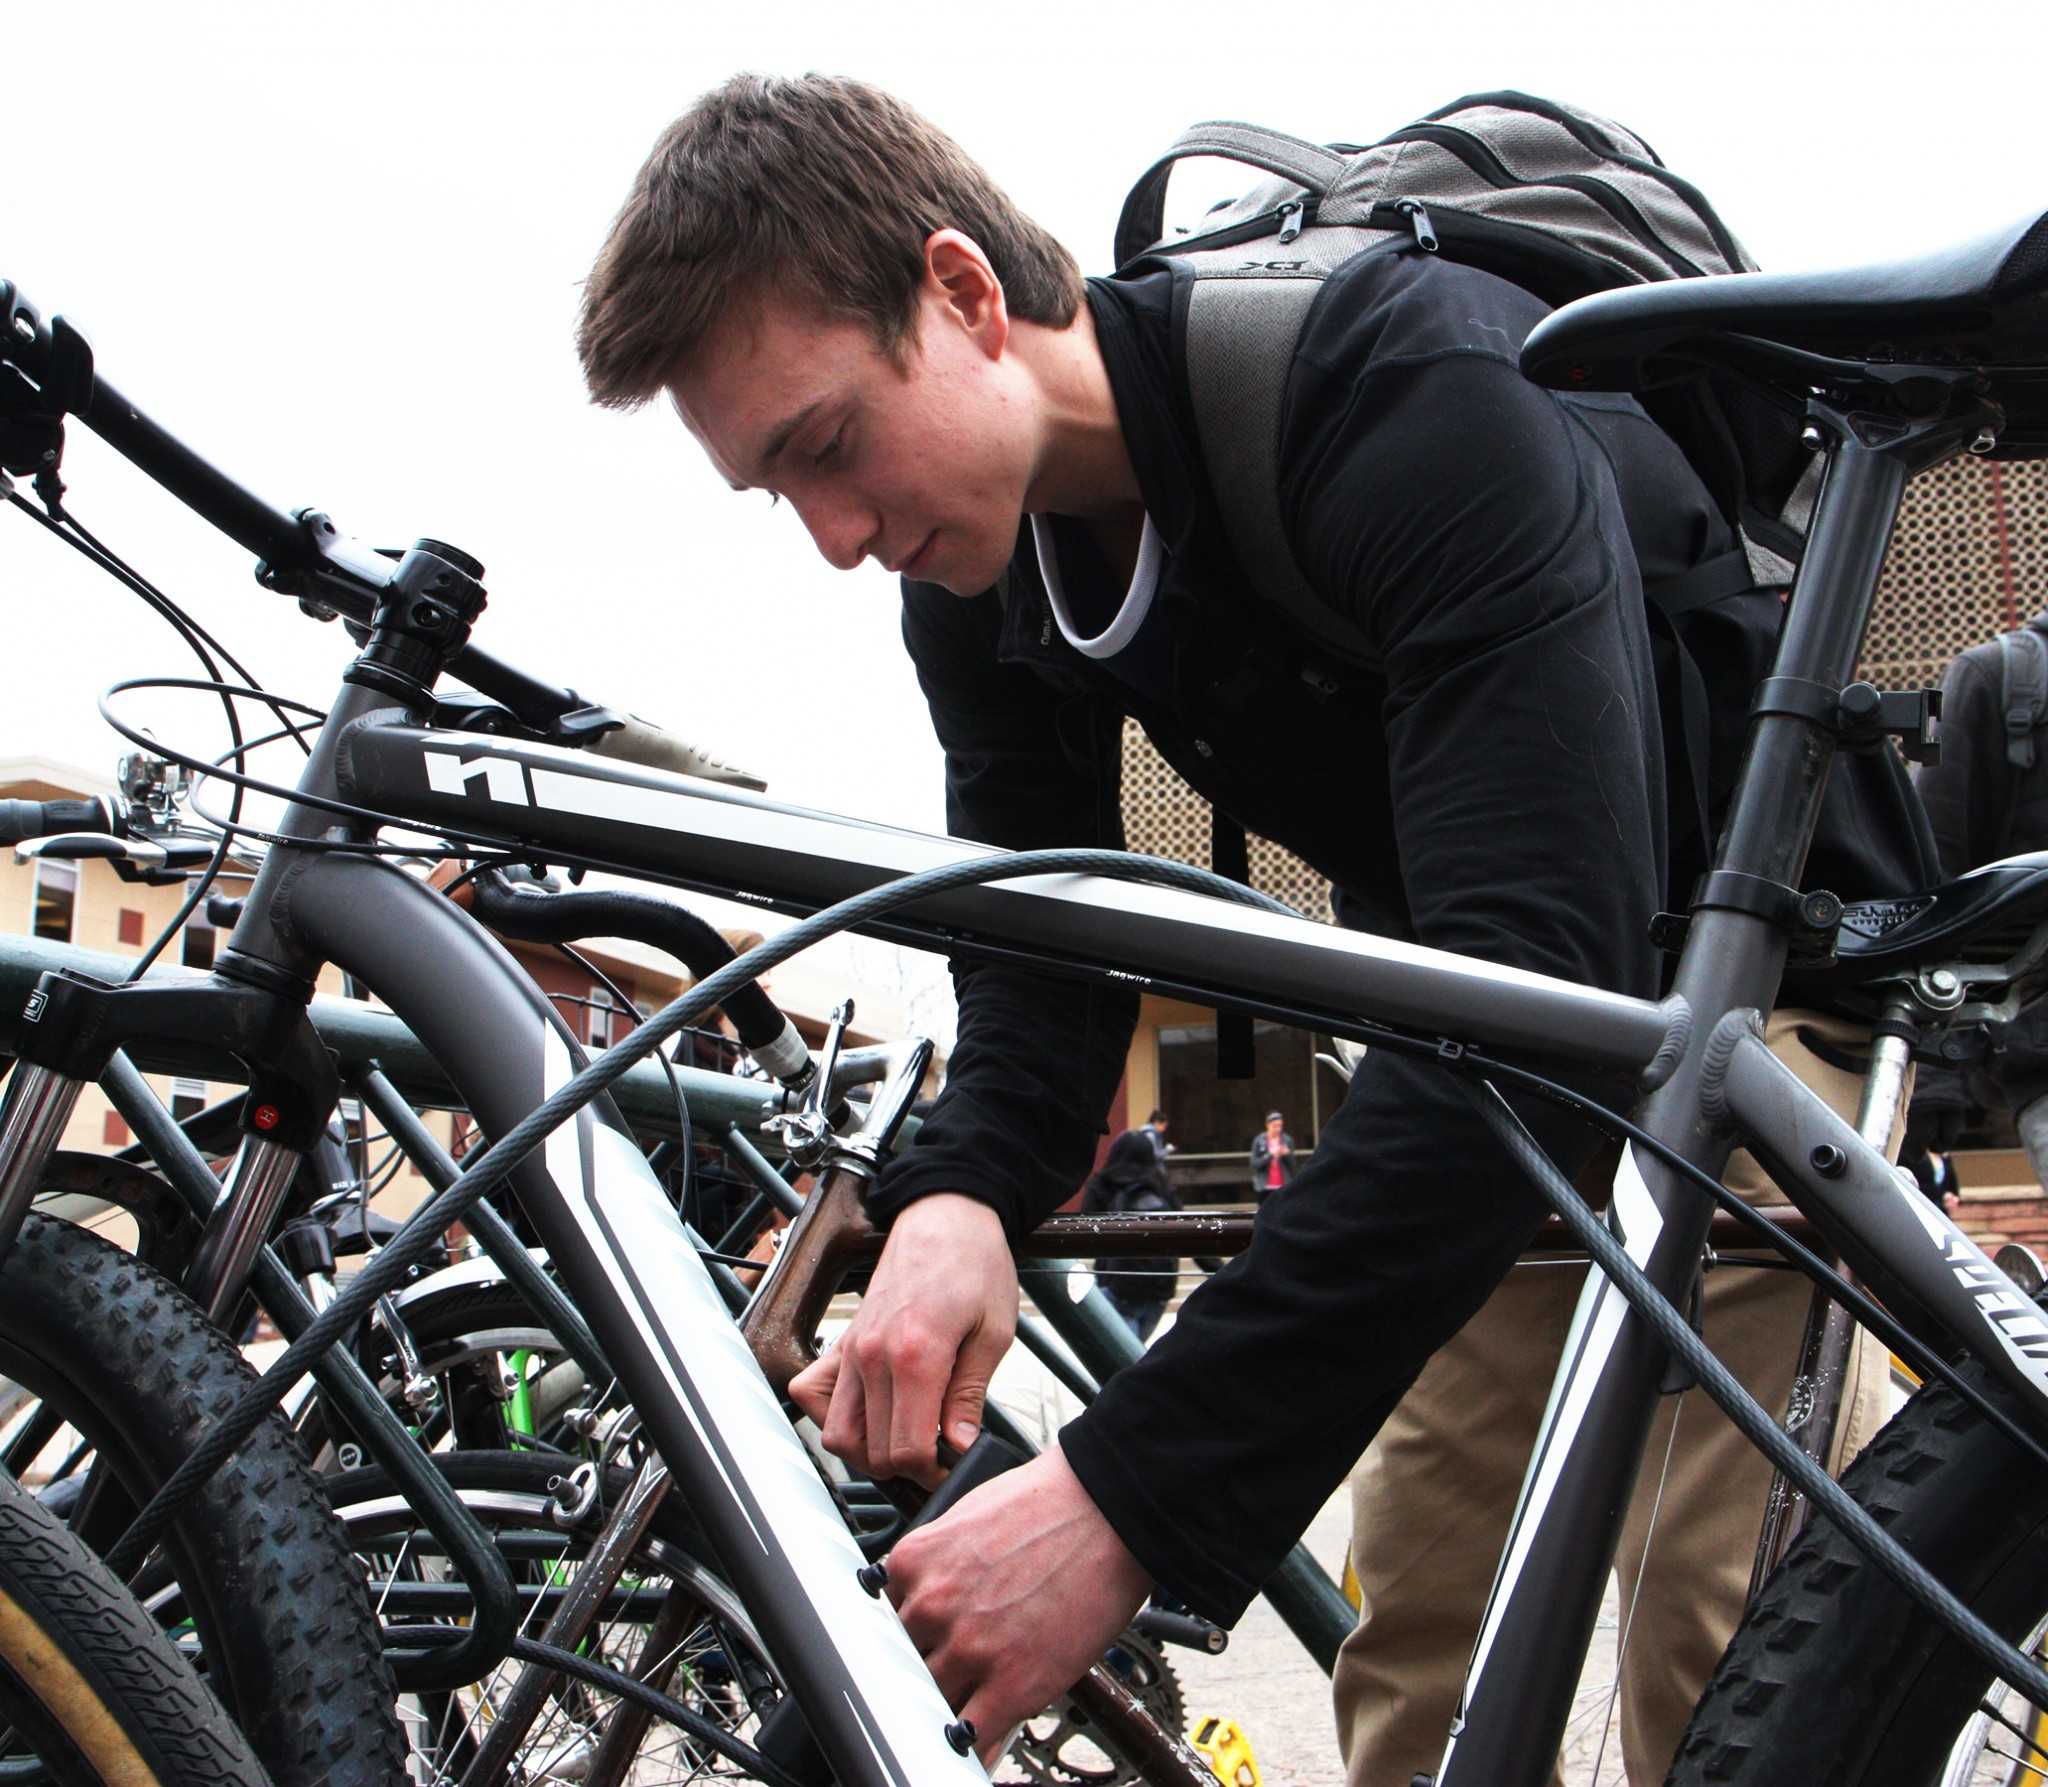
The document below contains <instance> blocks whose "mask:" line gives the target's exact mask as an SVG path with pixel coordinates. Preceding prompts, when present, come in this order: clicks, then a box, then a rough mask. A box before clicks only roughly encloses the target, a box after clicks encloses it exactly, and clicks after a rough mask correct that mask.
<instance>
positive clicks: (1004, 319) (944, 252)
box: [924, 230, 1010, 360]
mask: <svg viewBox="0 0 2048 1787" xmlns="http://www.w3.org/2000/svg"><path fill="white" fill-rule="evenodd" d="M924 276H925V290H926V293H927V294H928V295H929V296H931V297H933V298H936V299H937V300H938V301H939V303H940V305H941V306H942V308H943V312H944V315H945V316H946V318H947V320H948V321H950V322H951V323H952V324H953V325H954V326H955V327H956V328H959V329H962V330H964V331H965V332H966V334H967V335H968V337H969V338H970V339H971V340H972V341H973V342H974V344H975V345H976V346H977V347H978V348H980V349H981V351H982V352H983V353H985V354H987V355H988V357H989V358H990V359H991V360H995V359H1000V358H1001V357H1002V353H1003V349H1004V348H1005V347H1007V346H1008V345H1009V339H1010V311H1009V306H1008V305H1007V304H1006V303H1005V302H1004V299H1003V282H1002V281H1001V280H1000V279H998V278H997V277H996V270H995V268H993V267H992V266H990V265H989V260H988V256H987V255H985V254H983V253H982V251H981V244H980V243H979V242H977V241H975V239H974V238H973V237H972V236H968V235H964V234H962V233H961V232H960V231H959V230H937V231H934V232H933V234H932V235H931V236H930V237H928V238H927V239H926V241H925V245H924Z"/></svg>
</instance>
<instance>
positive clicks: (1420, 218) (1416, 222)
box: [1394, 199, 1436, 254]
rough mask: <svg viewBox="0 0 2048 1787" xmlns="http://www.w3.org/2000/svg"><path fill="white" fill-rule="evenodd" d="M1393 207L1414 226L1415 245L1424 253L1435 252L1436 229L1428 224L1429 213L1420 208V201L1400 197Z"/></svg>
mask: <svg viewBox="0 0 2048 1787" xmlns="http://www.w3.org/2000/svg"><path fill="white" fill-rule="evenodd" d="M1394 209H1395V210H1396V211H1398V212H1400V213H1401V215H1402V216H1403V217H1405V218H1407V219H1408V221H1409V223H1411V224H1412V225H1413V226H1414V228H1415V246H1416V247H1417V248H1419V249H1421V250H1422V251H1423V253H1425V254H1434V253H1436V231H1435V229H1434V228H1433V227H1432V226H1431V224H1430V221H1429V213H1428V212H1427V211H1425V210H1424V209H1423V208H1422V201H1421V200H1420V199H1402V200H1401V201H1400V202H1399V203H1397V204H1396V205H1395V206H1394Z"/></svg>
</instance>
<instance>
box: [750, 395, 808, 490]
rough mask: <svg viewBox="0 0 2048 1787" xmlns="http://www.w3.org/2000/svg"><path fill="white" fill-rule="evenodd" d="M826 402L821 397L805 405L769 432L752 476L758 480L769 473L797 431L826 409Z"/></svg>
mask: <svg viewBox="0 0 2048 1787" xmlns="http://www.w3.org/2000/svg"><path fill="white" fill-rule="evenodd" d="M825 401H826V400H825V399H824V398H822V397H820V398H818V399H817V400H816V401H815V402H812V403H807V404H805V405H804V407H803V408H802V409H800V410H798V411H797V413H796V414H795V415H793V416H790V417H788V418H787V419H785V420H784V421H781V422H778V423H777V424H776V425H775V426H774V427H773V428H772V429H770V430H769V431H768V438H767V439H766V440H765V441H763V442H762V443H761V451H760V452H759V453H758V454H757V455H755V458H754V470H753V474H752V475H753V476H754V477H755V478H756V479H759V478H761V477H762V476H764V475H765V474H766V473H767V471H768V468H769V467H770V466H772V465H773V464H774V463H775V461H776V459H777V458H778V457H779V456H780V455H781V453H782V449H783V448H784V447H786V446H788V445H789V443H790V441H791V439H792V438H793V437H794V436H795V435H796V433H797V431H798V430H799V429H801V428H802V427H803V425H804V424H805V423H806V422H808V421H809V420H810V419H811V418H812V417H813V416H815V415H816V414H817V413H818V412H819V411H820V410H821V409H823V408H824V407H825Z"/></svg>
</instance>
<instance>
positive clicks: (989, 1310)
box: [789, 1192, 1017, 1489]
mask: <svg viewBox="0 0 2048 1787" xmlns="http://www.w3.org/2000/svg"><path fill="white" fill-rule="evenodd" d="M1016 1332H1017V1266H1016V1262H1015V1261H1014V1260H1012V1259H1011V1257H1010V1247H1009V1243H1008V1242H1007V1241H1006V1240H1005V1239H1004V1238H1003V1225H1002V1222H1001V1220H1000V1219H999V1218H998V1217H997V1215H996V1213H995V1212H994V1211H993V1210H991V1209H990V1208H989V1207H988V1206H987V1205H986V1204H982V1203H977V1202H976V1201H975V1200H974V1199H972V1198H966V1197H958V1196H955V1195H954V1194H952V1193H950V1192H941V1193H939V1194H937V1195H935V1196H933V1197H928V1198H920V1199H918V1201H917V1202H916V1203H914V1204H912V1205H910V1206H909V1207H908V1208H907V1209H905V1210H904V1211H903V1213H902V1214H901V1215H900V1216H898V1217H897V1218H896V1221H895V1222H894V1224H893V1225H892V1226H891V1227H890V1230H889V1239H888V1242H887V1243H886V1244H885V1245H884V1247H883V1249H882V1258H881V1260H880V1262H879V1263H878V1264H877V1265H876V1267H875V1274H874V1278H873V1279H872V1280H871V1281H870V1283H869V1285H868V1290H867V1295H866V1296H865V1297H863V1298H862V1299H861V1305H860V1308H859V1310H858V1311H857V1312H856V1313H855V1315H854V1318H853V1321H852V1323H851V1324H850V1325H849V1326H848V1327H847V1330H846V1332H845V1333H844V1334H842V1335H841V1336H840V1337H839V1342H838V1344H837V1345H836V1346H835V1347H833V1349H832V1350H831V1351H830V1352H829V1353H827V1354H826V1355H825V1356H824V1357H823V1358H822V1359H820V1360H819V1361H818V1362H817V1363H816V1364H815V1365H812V1366H810V1367H809V1368H808V1369H806V1370H804V1371H801V1372H799V1373H798V1374H797V1375H796V1376H795V1377H794V1378H792V1379H791V1380H790V1385H789V1394H790V1397H791V1399H792V1400H793V1401H794V1402H795V1403H796V1405H797V1407H798V1408H800V1409H802V1410H803V1411H804V1413H805V1414H807V1415H809V1416H810V1417H811V1419H812V1420H813V1421H815V1422H817V1424H818V1426H819V1428H820V1429H821V1430H822V1431H823V1436H824V1441H825V1446H826V1449H827V1450H828V1451H830V1452H833V1453H835V1454H836V1455H837V1456H839V1457H841V1458H843V1459H845V1460H846V1462H847V1463H848V1464H850V1465H852V1466H853V1468H854V1469H855V1470H858V1471H861V1472H863V1473H864V1474H865V1475H867V1476H870V1477H878V1478H879V1477H908V1478H910V1479H911V1480H912V1481H913V1482H917V1483H922V1484H923V1485H924V1486H925V1487H926V1488H927V1489H930V1488H932V1487H933V1486H934V1485H936V1484H937V1482H938V1481H939V1478H940V1477H941V1476H942V1475H943V1474H944V1473H943V1472H942V1471H941V1470H940V1469H939V1460H938V1436H939V1433H940V1430H941V1428H942V1427H943V1429H944V1432H945V1436H946V1441H947V1443H948V1444H949V1445H951V1446H952V1447H954V1449H955V1450H957V1451H961V1452H964V1451H966V1450H967V1448H968V1447H969V1446H971V1445H972V1444H973V1443H974V1438H975V1435H976V1434H977V1433H979V1432H980V1431H981V1406H982V1403H983V1401H984V1400H985V1399H986V1397H987V1395H988V1384H989V1379H990V1378H991V1377H993V1376H994V1375H995V1369H996V1366H997V1364H998V1363H999V1362H1000V1361H1001V1359H1002V1356H1003V1355H1004V1354H1005V1353H1006V1352H1008V1351H1009V1350H1010V1341H1011V1340H1012V1338H1014V1336H1015V1335H1016Z"/></svg>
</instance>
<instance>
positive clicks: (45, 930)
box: [36, 856, 78, 943]
mask: <svg viewBox="0 0 2048 1787" xmlns="http://www.w3.org/2000/svg"><path fill="white" fill-rule="evenodd" d="M77 915H78V865H77V864H76V863H68V862H51V861H50V860H48V859H47V858H46V857H40V856H39V857H37V858H36V935H37V936H38V937H47V938H49V939H50V941H51V942H53V943H69V942H70V941H71V927H72V921H73V920H74V919H75V918H76V917H77Z"/></svg>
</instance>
